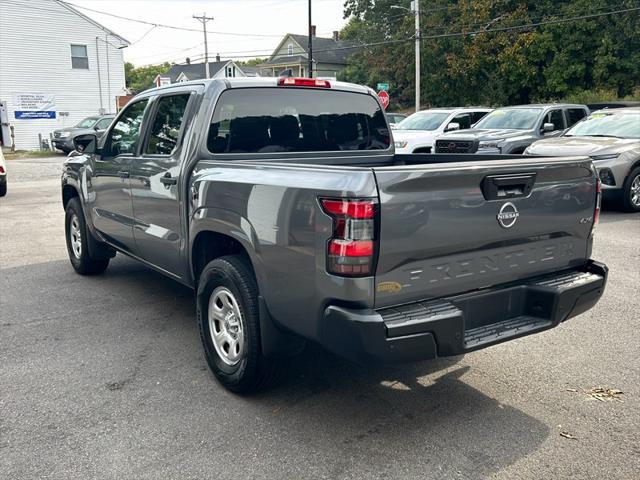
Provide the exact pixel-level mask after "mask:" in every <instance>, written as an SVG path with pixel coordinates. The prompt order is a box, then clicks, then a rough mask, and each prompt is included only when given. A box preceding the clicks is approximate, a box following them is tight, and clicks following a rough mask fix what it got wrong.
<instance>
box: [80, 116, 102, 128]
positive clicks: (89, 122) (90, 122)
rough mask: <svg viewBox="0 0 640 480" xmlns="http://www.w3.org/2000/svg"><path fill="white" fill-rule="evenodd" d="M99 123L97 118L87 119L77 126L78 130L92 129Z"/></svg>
mask: <svg viewBox="0 0 640 480" xmlns="http://www.w3.org/2000/svg"><path fill="white" fill-rule="evenodd" d="M97 121H98V118H97V117H87V118H85V119H84V120H81V121H80V122H79V123H78V124H77V125H76V128H91V127H93V126H94V125H95V124H96V122H97Z"/></svg>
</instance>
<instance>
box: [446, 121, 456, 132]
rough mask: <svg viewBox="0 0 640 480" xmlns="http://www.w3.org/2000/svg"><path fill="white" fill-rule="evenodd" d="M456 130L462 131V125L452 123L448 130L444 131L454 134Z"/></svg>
mask: <svg viewBox="0 0 640 480" xmlns="http://www.w3.org/2000/svg"><path fill="white" fill-rule="evenodd" d="M454 130H460V124H459V123H456V122H451V123H450V124H449V125H447V128H445V129H444V131H445V132H452V131H454Z"/></svg>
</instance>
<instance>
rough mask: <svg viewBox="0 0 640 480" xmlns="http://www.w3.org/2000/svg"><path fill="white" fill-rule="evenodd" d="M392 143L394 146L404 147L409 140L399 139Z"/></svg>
mask: <svg viewBox="0 0 640 480" xmlns="http://www.w3.org/2000/svg"><path fill="white" fill-rule="evenodd" d="M393 143H394V145H395V146H396V148H405V147H406V146H407V144H408V143H409V142H407V141H406V140H405V141H402V140H399V141H395V142H393Z"/></svg>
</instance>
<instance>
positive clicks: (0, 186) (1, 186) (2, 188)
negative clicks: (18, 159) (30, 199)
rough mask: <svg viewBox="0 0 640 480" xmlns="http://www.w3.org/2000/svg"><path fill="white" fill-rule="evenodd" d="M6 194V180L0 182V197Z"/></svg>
mask: <svg viewBox="0 0 640 480" xmlns="http://www.w3.org/2000/svg"><path fill="white" fill-rule="evenodd" d="M6 194H7V182H2V183H0V197H4V196H5V195H6Z"/></svg>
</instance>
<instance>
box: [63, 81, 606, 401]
mask: <svg viewBox="0 0 640 480" xmlns="http://www.w3.org/2000/svg"><path fill="white" fill-rule="evenodd" d="M76 148H77V150H78V152H79V153H77V154H76V156H73V157H70V158H69V159H67V161H66V163H65V166H64V172H63V175H62V202H63V206H64V208H65V210H66V221H65V232H66V238H67V246H68V251H69V258H70V260H71V264H72V265H73V268H74V269H75V270H76V271H77V272H78V273H80V274H83V275H87V274H97V273H102V272H103V271H104V270H105V269H106V268H107V265H108V264H109V260H110V258H112V257H113V256H114V255H115V254H116V252H118V253H122V254H125V255H128V256H130V257H132V258H134V259H137V260H139V261H141V262H143V263H144V264H146V265H148V266H149V267H151V268H153V269H155V270H157V271H158V272H160V273H162V274H164V275H167V276H169V277H171V278H173V279H175V280H177V281H178V282H181V283H183V284H185V285H188V286H190V287H192V288H194V289H195V290H196V292H197V300H196V303H197V318H198V322H199V326H200V332H201V339H202V343H203V346H204V351H205V355H206V359H207V362H208V364H209V366H210V367H211V370H212V371H213V373H214V374H215V376H216V377H217V378H218V380H219V381H220V382H221V383H222V384H223V385H224V386H225V387H227V388H228V389H230V390H232V391H235V392H247V391H251V390H255V389H257V388H260V387H261V386H263V385H264V384H265V383H266V381H267V380H268V379H269V378H270V375H271V374H272V372H273V369H274V365H275V364H276V363H277V362H276V360H277V359H278V358H279V357H283V356H286V355H291V354H294V353H296V352H298V351H299V350H300V348H301V346H304V342H305V341H306V340H309V341H313V342H317V343H319V344H321V345H323V346H324V347H326V348H327V349H329V350H330V351H332V352H335V353H337V354H339V355H342V356H344V357H347V358H349V359H352V360H355V361H358V362H362V363H367V364H369V363H374V362H375V363H388V362H407V361H416V360H421V359H430V358H435V357H437V356H451V355H459V354H464V353H466V352H470V351H473V350H477V349H479V348H483V347H487V346H489V345H493V344H496V343H500V342H503V341H506V340H510V339H514V338H517V337H521V336H524V335H528V334H532V333H536V332H540V331H543V330H546V329H549V328H552V327H555V326H557V325H558V324H559V323H561V322H563V321H565V320H567V319H568V318H570V317H574V316H576V315H578V314H580V313H582V312H584V311H585V310H587V309H589V308H591V307H592V306H593V305H595V303H596V302H597V301H598V299H599V298H600V296H601V295H602V292H603V290H604V287H605V282H606V278H607V268H606V267H605V266H604V265H602V264H600V263H597V262H595V261H592V260H590V255H591V246H592V238H593V231H594V228H595V226H596V223H597V218H598V213H599V195H600V193H599V188H598V181H597V178H596V175H595V170H594V167H593V165H592V163H591V161H590V160H589V159H588V158H586V157H570V158H548V159H547V158H541V157H535V158H529V157H523V156H491V155H487V156H483V157H478V156H474V155H430V156H425V155H395V154H394V150H393V142H392V139H391V137H390V133H389V129H388V124H387V121H386V120H385V117H384V114H383V110H382V108H381V106H380V103H379V102H378V100H377V97H376V95H375V92H374V91H373V90H371V89H369V88H365V87H361V86H357V85H351V84H346V83H340V82H329V81H326V80H316V79H296V78H280V79H276V78H252V79H240V78H239V79H220V80H210V81H201V82H186V83H181V84H179V85H171V86H166V87H161V88H158V89H153V90H149V91H146V92H143V93H142V94H140V95H138V96H137V97H136V98H134V99H133V100H132V101H131V102H130V103H129V105H128V106H127V107H126V108H125V109H124V110H123V111H122V112H120V114H119V115H118V117H117V118H116V119H115V121H114V122H113V123H112V124H111V126H110V127H109V129H108V130H107V132H106V134H105V135H104V137H103V138H102V139H101V140H100V141H98V140H97V138H96V137H95V136H94V135H91V134H89V135H84V136H81V137H77V138H76Z"/></svg>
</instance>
